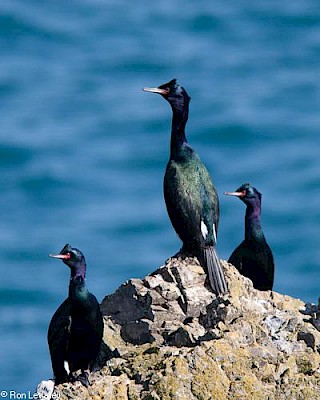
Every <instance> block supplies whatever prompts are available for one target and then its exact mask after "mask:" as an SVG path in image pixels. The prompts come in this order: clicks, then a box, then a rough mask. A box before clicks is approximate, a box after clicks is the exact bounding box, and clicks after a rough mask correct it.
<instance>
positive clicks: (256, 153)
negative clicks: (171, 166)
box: [0, 0, 320, 391]
mask: <svg viewBox="0 0 320 400" xmlns="http://www.w3.org/2000/svg"><path fill="white" fill-rule="evenodd" d="M0 32H1V35H0V60H1V62H0V110H1V111H0V112H1V117H0V120H1V129H0V185H1V196H0V265H1V278H0V331H1V333H0V334H1V340H0V389H6V390H17V391H27V390H31V391H32V390H33V389H34V388H35V387H36V385H37V383H38V382H39V381H41V380H42V379H48V378H50V377H52V372H51V363H50V357H49V352H48V348H47V338H46V334H47V328H48V324H49V321H50V318H51V316H52V314H53V313H54V311H55V310H56V309H57V307H58V306H59V304H60V303H61V302H62V301H63V300H64V299H65V297H66V296H67V291H68V281H69V270H68V268H67V267H66V266H65V265H64V264H63V263H62V262H60V261H57V260H53V259H50V258H49V257H48V254H49V253H58V252H59V251H60V250H61V248H62V247H63V245H64V244H65V243H70V244H71V245H73V246H75V247H78V248H80V249H81V250H82V251H83V252H84V254H85V256H86V259H87V264H88V273H87V283H88V287H89V289H90V290H91V291H92V292H93V293H94V294H95V295H96V296H97V298H98V300H99V301H101V300H102V299H103V297H104V296H105V295H106V294H108V293H112V292H113V291H114V290H115V289H116V288H117V287H118V286H119V285H120V284H121V283H123V282H124V281H126V280H127V279H129V278H131V277H143V276H145V275H146V274H148V273H150V272H152V271H153V270H155V269H156V268H157V267H159V266H160V265H162V264H163V263H164V262H165V260H166V259H167V258H168V257H169V256H171V255H173V254H175V253H176V252H177V251H178V250H179V247H180V242H179V239H178V238H177V236H176V234H175V232H174V231H173V228H172V227H171V224H170V221H169V219H168V216H167V212H166V209H165V204H164V201H163V194H162V179H163V174H164V169H165V166H166V162H167V160H168V154H169V138H170V123H171V109H170V106H169V105H168V104H167V103H166V101H164V100H163V99H162V98H161V96H159V95H155V94H150V93H144V92H142V91H141V88H142V87H144V86H158V85H160V84H162V83H164V82H167V81H168V80H170V79H172V78H177V79H178V81H179V82H180V83H181V84H182V85H183V86H184V87H185V88H186V89H187V91H188V93H189V94H190V96H191V97H192V100H191V104H190V116H189V122H188V125H187V134H188V139H189V142H190V144H191V145H192V146H193V147H194V148H195V149H196V150H197V152H198V153H199V154H200V156H201V158H202V160H203V161H204V162H205V163H206V165H207V167H208V169H209V171H210V173H211V175H212V177H213V179H214V182H215V185H216V188H217V190H218V193H219V194H220V206H221V215H220V230H219V237H218V253H219V256H220V257H221V258H223V259H227V258H228V257H229V255H230V254H231V252H232V251H233V249H234V248H235V247H236V246H237V245H238V244H239V243H240V241H241V240H242V239H243V234H244V226H243V222H244V213H245V206H244V204H242V202H241V201H239V200H238V199H236V198H230V197H226V196H223V192H224V191H230V190H235V189H236V188H237V187H238V186H240V184H242V183H244V182H251V183H252V185H253V186H255V187H256V188H257V189H258V190H259V191H260V192H262V194H263V203H262V206H263V214H262V219H263V228H264V233H265V236H266V238H267V241H268V242H269V244H270V246H271V247H272V250H273V253H274V257H275V264H276V273H275V285H274V289H275V290H276V291H278V292H280V293H283V294H288V295H290V296H295V297H298V298H301V299H302V300H304V301H311V302H317V298H318V296H319V294H320V290H319V280H320V262H319V260H320V241H319V231H320V157H319V154H320V73H319V71H320V7H319V2H318V1H317V0H305V1H303V2H302V1H298V0H284V1H281V2H279V1H273V0H262V1H258V2H255V1H249V0H246V1H245V0H237V1H221V2H216V1H215V2H213V1H211V0H203V1H202V0H200V1H197V2H186V1H182V0H177V1H172V0H163V1H157V2H153V1H147V0H140V1H139V0H138V1H135V2H129V1H123V0H105V1H102V0H77V1H76V0H68V1H65V0H64V1H62V0H54V1H43V0H20V1H19V0H2V1H1V4H0Z"/></svg>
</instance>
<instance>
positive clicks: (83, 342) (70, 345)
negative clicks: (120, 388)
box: [48, 244, 103, 386]
mask: <svg viewBox="0 0 320 400" xmlns="http://www.w3.org/2000/svg"><path fill="white" fill-rule="evenodd" d="M50 257H54V258H60V259H61V260H62V261H63V262H64V263H65V264H66V265H68V267H69V268H70V271H71V278H70V284H69V296H68V298H67V299H66V300H65V301H64V302H63V303H62V304H61V305H60V307H59V308H58V309H57V311H56V312H55V313H54V315H53V317H52V319H51V322H50V325H49V329H48V344H49V350H50V356H51V363H52V369H53V373H54V376H55V384H56V385H58V384H60V383H63V382H72V381H74V380H75V378H74V377H73V375H72V372H75V371H77V370H79V369H80V370H81V374H80V375H79V377H78V378H77V380H80V381H81V382H82V383H83V384H84V385H85V386H88V385H89V379H88V373H87V372H86V370H91V369H92V366H93V363H94V361H95V359H96V357H97V355H98V353H99V350H100V345H101V342H102V336H103V319H102V314H101V311H100V306H99V303H98V301H97V299H96V297H95V296H94V295H93V294H92V293H90V292H89V291H88V289H87V286H86V280H85V277H86V261H85V258H84V256H83V254H82V253H81V251H80V250H78V249H76V248H73V247H71V246H70V245H69V244H66V245H65V246H64V248H63V249H62V250H61V252H60V254H58V255H50Z"/></svg>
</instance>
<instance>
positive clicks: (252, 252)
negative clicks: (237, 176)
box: [225, 183, 274, 290]
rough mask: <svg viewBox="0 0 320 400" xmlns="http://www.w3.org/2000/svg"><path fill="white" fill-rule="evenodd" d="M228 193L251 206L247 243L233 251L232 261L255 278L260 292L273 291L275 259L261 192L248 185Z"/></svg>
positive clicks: (247, 274)
mask: <svg viewBox="0 0 320 400" xmlns="http://www.w3.org/2000/svg"><path fill="white" fill-rule="evenodd" d="M225 194H226V195H229V196H237V197H239V199H241V200H242V201H243V202H244V203H245V204H246V206H247V209H246V215H245V238H244V241H243V242H242V243H241V244H240V245H239V246H238V247H237V248H236V249H235V250H234V251H233V253H232V254H231V256H230V258H229V260H228V261H229V263H231V264H233V265H234V266H235V267H236V268H237V269H238V271H239V272H240V273H241V274H242V275H244V276H246V277H247V278H249V279H251V280H252V283H253V286H254V287H255V288H256V289H259V290H272V287H273V279H274V260H273V255H272V251H271V249H270V247H269V245H268V243H267V242H266V239H265V237H264V234H263V230H262V226H261V193H259V192H258V191H257V189H255V188H253V187H251V186H250V184H249V183H245V184H243V185H242V186H240V187H239V188H238V189H237V190H236V191H235V192H225Z"/></svg>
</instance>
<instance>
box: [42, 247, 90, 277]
mask: <svg viewBox="0 0 320 400" xmlns="http://www.w3.org/2000/svg"><path fill="white" fill-rule="evenodd" d="M49 257H52V258H59V259H60V260H62V261H63V262H64V263H65V264H66V265H68V267H69V268H70V269H71V271H72V272H74V273H75V274H76V272H77V271H78V270H83V267H85V258H84V255H83V254H82V253H81V251H80V250H78V249H76V248H74V247H71V246H70V244H66V245H65V246H64V247H63V249H62V250H61V251H60V253H59V254H49ZM72 275H73V274H72Z"/></svg>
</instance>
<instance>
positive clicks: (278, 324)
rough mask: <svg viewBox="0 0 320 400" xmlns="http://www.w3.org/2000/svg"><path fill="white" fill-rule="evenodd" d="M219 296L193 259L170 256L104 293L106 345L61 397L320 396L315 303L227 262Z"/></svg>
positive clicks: (319, 334) (148, 399)
mask: <svg viewBox="0 0 320 400" xmlns="http://www.w3.org/2000/svg"><path fill="white" fill-rule="evenodd" d="M223 266H224V269H225V274H226V277H227V281H228V285H229V290H230V293H229V294H227V295H224V296H223V297H216V296H215V295H214V294H213V293H212V292H211V291H210V289H209V286H208V285H207V283H206V275H205V273H204V271H203V269H202V268H201V266H200V265H199V263H198V261H197V259H195V258H172V259H169V260H168V261H167V262H166V264H165V265H164V266H163V267H161V268H159V269H158V270H156V271H155V272H154V273H152V274H151V275H148V276H147V277H145V278H144V279H131V280H129V281H128V282H126V283H125V284H123V285H122V286H120V287H119V289H118V290H117V291H116V292H115V293H113V294H111V295H109V296H106V297H105V299H104V300H103V302H102V304H101V309H102V312H103V314H104V323H105V329H104V342H105V345H104V346H103V349H102V352H101V354H100V358H99V360H98V365H97V369H98V371H97V372H95V373H92V374H91V377H90V380H91V383H92V384H91V386H90V387H89V388H88V389H86V388H85V387H83V386H82V385H81V384H80V383H79V382H76V383H74V384H63V385H59V386H58V387H57V388H56V391H57V392H59V395H60V399H70V398H74V399H96V400H98V399H110V400H111V399H112V400H118V399H119V400H120V399H132V400H135V399H137V400H138V399H145V400H152V399H154V400H156V399H161V400H162V399H163V400H166V399H168V400H172V399H186V400H192V399H203V400H204V399H208V400H209V399H214V400H219V399H221V400H226V399H239V400H245V399H257V400H258V399H261V400H262V399H265V400H267V399H269V400H271V399H310V400H311V399H312V400H315V399H318V398H320V354H319V353H320V332H319V331H318V330H317V323H316V322H317V316H318V314H317V307H316V306H312V305H307V307H306V306H305V305H304V303H303V302H301V301H300V300H298V299H294V298H292V297H289V296H286V295H280V294H278V293H276V292H270V291H268V292H260V291H258V290H255V289H254V288H253V286H252V283H251V281H250V280H249V279H246V278H244V277H243V276H241V275H240V274H239V273H238V272H237V270H236V269H235V268H234V267H233V266H232V265H230V264H228V263H226V262H223Z"/></svg>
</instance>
